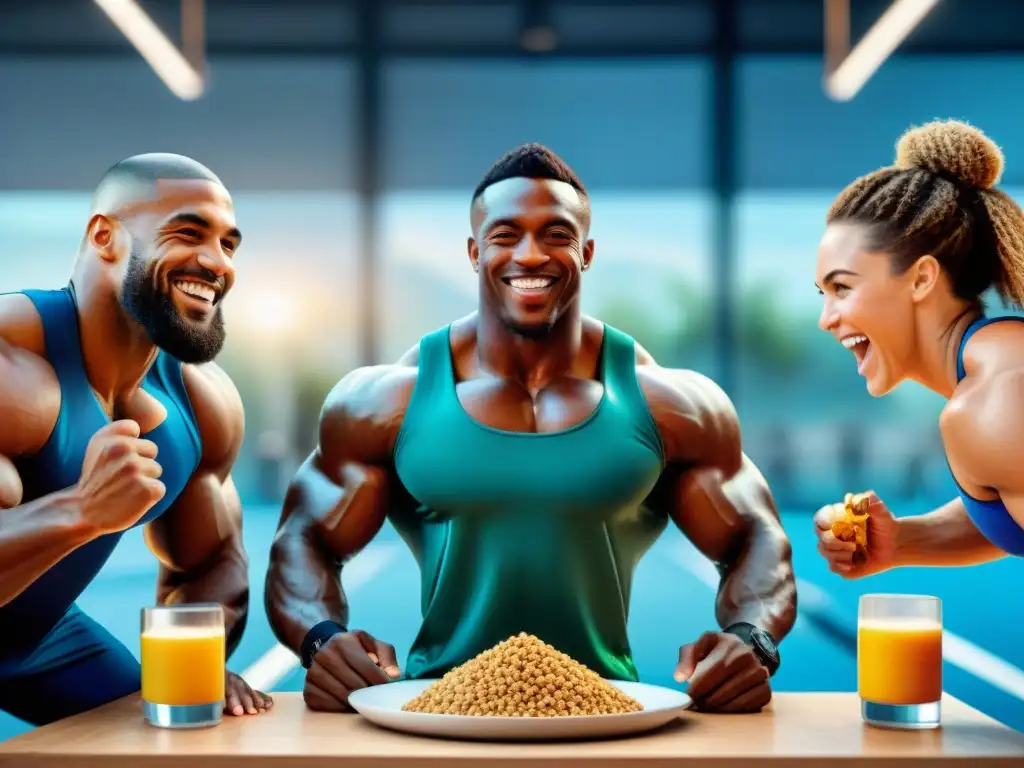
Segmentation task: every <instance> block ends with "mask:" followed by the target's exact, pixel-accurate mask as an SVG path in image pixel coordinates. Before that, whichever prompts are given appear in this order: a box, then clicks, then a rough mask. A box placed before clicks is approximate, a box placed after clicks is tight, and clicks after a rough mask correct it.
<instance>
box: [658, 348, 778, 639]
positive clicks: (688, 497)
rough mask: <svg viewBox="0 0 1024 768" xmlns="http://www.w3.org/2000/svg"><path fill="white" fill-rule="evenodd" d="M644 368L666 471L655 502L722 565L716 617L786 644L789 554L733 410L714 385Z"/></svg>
mask: <svg viewBox="0 0 1024 768" xmlns="http://www.w3.org/2000/svg"><path fill="white" fill-rule="evenodd" d="M646 368H648V366H641V368H640V369H638V370H641V383H642V385H643V388H644V391H645V394H646V395H647V399H648V403H649V404H650V407H651V412H652V414H653V415H654V418H655V421H656V423H657V425H658V428H659V430H660V432H661V435H662V440H663V443H664V445H665V451H666V459H667V461H668V466H667V468H666V471H665V473H664V475H663V477H662V480H661V481H660V482H659V484H658V487H656V488H655V490H654V493H653V494H652V498H651V500H650V503H651V504H652V505H657V506H659V507H660V508H662V509H665V510H666V511H667V512H668V514H669V516H670V517H671V518H672V520H673V521H674V522H675V523H676V525H678V526H679V528H680V529H681V530H682V532H683V533H684V534H685V535H686V536H687V537H688V538H689V539H690V540H691V541H692V542H693V543H694V545H695V546H696V547H697V548H698V549H699V550H700V551H701V552H702V553H703V554H704V555H705V556H707V557H708V558H709V559H710V560H712V561H713V562H714V563H715V564H716V565H717V567H718V569H719V572H720V574H721V576H722V580H721V583H720V586H719V590H718V598H717V603H716V618H717V619H718V622H719V624H720V625H721V626H722V627H723V628H724V627H727V626H729V625H730V624H733V623H735V622H741V621H742V622H749V623H750V624H753V625H755V626H758V627H761V628H763V629H765V630H767V631H768V632H769V633H770V634H771V635H772V636H773V637H774V638H775V640H776V641H781V640H782V638H784V637H785V636H786V635H787V634H788V633H789V631H790V629H792V627H793V622H794V621H795V619H796V580H795V578H794V575H793V565H792V549H791V546H790V542H789V538H788V537H787V536H786V532H785V531H784V530H783V528H782V524H781V522H780V520H779V516H778V512H777V510H776V508H775V504H774V501H773V499H772V495H771V492H770V491H769V489H768V485H767V483H766V482H765V480H764V478H763V477H762V475H761V473H760V472H759V471H758V470H757V468H756V467H755V466H754V464H753V463H752V462H751V461H750V459H749V458H748V457H747V456H746V455H745V454H744V453H743V450H742V444H741V437H740V426H739V420H738V418H737V415H736V412H735V409H734V408H733V406H732V404H731V402H730V401H729V399H728V398H727V397H726V395H725V393H724V392H722V390H721V389H720V388H719V387H718V386H717V385H716V384H714V383H713V382H712V381H710V380H709V379H707V378H705V377H703V376H701V375H699V374H696V373H692V372H688V371H670V370H666V369H657V368H652V369H650V370H643V369H646Z"/></svg>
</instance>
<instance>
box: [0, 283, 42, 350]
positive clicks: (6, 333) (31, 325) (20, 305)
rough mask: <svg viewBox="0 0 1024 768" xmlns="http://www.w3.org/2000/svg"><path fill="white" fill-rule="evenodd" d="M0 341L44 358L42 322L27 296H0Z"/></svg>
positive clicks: (17, 294)
mask: <svg viewBox="0 0 1024 768" xmlns="http://www.w3.org/2000/svg"><path fill="white" fill-rule="evenodd" d="M0 340H3V341H6V342H7V343H8V344H10V345H11V346H13V347H17V348H18V349H23V350H25V351H27V352H31V353H32V354H34V355H38V356H39V357H43V358H45V357H46V337H45V335H44V334H43V321H42V318H40V317H39V312H38V311H37V310H36V305H35V304H33V303H32V300H31V299H29V297H28V296H25V295H24V294H21V293H12V294H8V295H6V296H0Z"/></svg>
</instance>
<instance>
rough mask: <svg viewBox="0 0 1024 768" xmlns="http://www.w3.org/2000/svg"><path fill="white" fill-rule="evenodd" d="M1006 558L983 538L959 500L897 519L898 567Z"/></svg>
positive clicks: (954, 563)
mask: <svg viewBox="0 0 1024 768" xmlns="http://www.w3.org/2000/svg"><path fill="white" fill-rule="evenodd" d="M1004 501H1005V500H1004ZM1006 556H1007V555H1006V553H1005V552H1004V551H1003V550H1001V549H999V547H997V546H995V545H994V544H992V542H990V541H989V540H988V539H986V538H985V537H984V536H982V535H981V532H980V531H979V530H978V529H977V528H976V527H975V525H974V523H973V522H971V518H969V517H968V516H967V510H966V509H965V508H964V503H963V501H961V500H960V499H959V498H956V499H953V501H951V502H949V503H948V504H944V505H943V506H941V507H939V508H938V509H936V510H934V511H932V512H929V513H928V514H925V515H915V516H913V517H901V518H898V519H897V529H896V565H897V566H898V567H902V566H908V565H916V566H939V567H947V566H958V565H981V564H982V563H990V562H992V561H994V560H1001V559H1002V558H1004V557H1006Z"/></svg>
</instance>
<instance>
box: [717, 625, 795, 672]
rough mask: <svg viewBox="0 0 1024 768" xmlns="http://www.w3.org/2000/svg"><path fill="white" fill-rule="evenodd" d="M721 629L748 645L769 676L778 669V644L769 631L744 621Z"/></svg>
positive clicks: (779, 658)
mask: <svg viewBox="0 0 1024 768" xmlns="http://www.w3.org/2000/svg"><path fill="white" fill-rule="evenodd" d="M722 631H723V632H727V633H729V634H730V635H736V637H738V638H739V639H740V640H742V641H743V642H744V643H746V644H747V645H749V646H750V648H751V649H752V650H753V651H754V655H755V656H757V659H758V661H760V662H761V664H762V665H764V667H765V668H766V669H767V670H768V674H769V676H772V675H774V674H775V673H776V672H777V671H778V669H779V664H780V663H781V661H782V659H781V657H780V656H779V646H778V644H777V643H776V642H775V638H774V637H772V636H771V634H770V633H769V632H767V631H766V630H764V629H761V628H760V627H756V626H754V625H753V624H750V623H748V622H745V621H738V622H736V623H735V624H730V625H729V626H728V627H726V628H725V629H724V630H722Z"/></svg>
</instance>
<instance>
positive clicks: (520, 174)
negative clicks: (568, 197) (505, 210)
mask: <svg viewBox="0 0 1024 768" xmlns="http://www.w3.org/2000/svg"><path fill="white" fill-rule="evenodd" d="M506 179H550V180H552V181H562V182H565V183H566V184H569V185H571V186H572V187H573V188H575V189H576V191H577V192H579V193H580V196H581V197H583V198H586V197H587V190H586V188H585V187H584V186H583V182H582V181H580V178H579V176H577V175H576V173H575V172H574V171H573V170H572V168H570V167H569V165H568V164H567V163H566V162H565V161H564V160H563V159H562V158H560V157H559V156H558V155H556V154H555V153H554V152H552V151H551V150H550V149H548V148H547V147H545V146H544V145H542V144H536V143H530V144H522V145H520V146H518V147H516V148H515V149H511V150H509V151H508V152H506V153H505V154H504V155H502V156H501V157H500V158H498V160H497V162H495V163H494V165H492V166H491V168H490V170H489V171H487V173H486V174H484V177H483V179H482V180H481V181H480V183H479V184H477V185H476V189H475V190H473V202H474V203H475V202H476V201H477V200H478V199H479V197H480V195H482V194H483V192H484V190H485V189H487V188H488V187H489V186H491V185H492V184H497V183H498V182H499V181H505V180H506Z"/></svg>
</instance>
